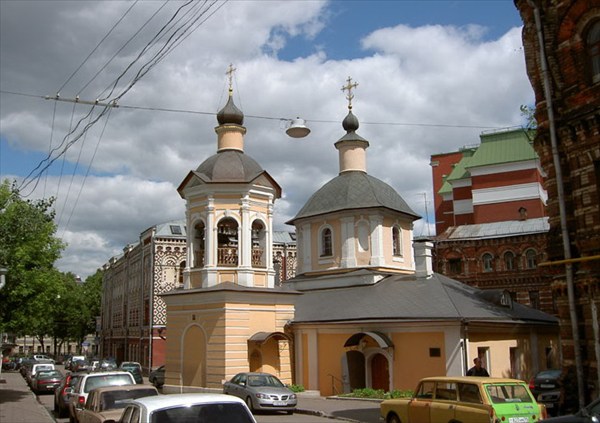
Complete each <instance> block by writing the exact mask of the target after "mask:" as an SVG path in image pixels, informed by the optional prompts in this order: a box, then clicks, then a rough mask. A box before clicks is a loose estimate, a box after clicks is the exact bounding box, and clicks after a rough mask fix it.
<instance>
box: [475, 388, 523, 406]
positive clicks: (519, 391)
mask: <svg viewBox="0 0 600 423" xmlns="http://www.w3.org/2000/svg"><path fill="white" fill-rule="evenodd" d="M485 389H486V390H487V393H488V395H489V396H490V400H491V401H492V403H494V404H504V403H511V402H533V398H532V397H531V395H529V391H528V390H527V388H526V387H525V386H523V385H516V384H493V385H492V384H489V385H486V387H485Z"/></svg>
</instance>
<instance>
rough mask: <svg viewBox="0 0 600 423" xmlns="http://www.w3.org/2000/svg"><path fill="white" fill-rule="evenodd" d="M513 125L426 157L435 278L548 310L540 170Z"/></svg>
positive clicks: (527, 135)
mask: <svg viewBox="0 0 600 423" xmlns="http://www.w3.org/2000/svg"><path fill="white" fill-rule="evenodd" d="M532 138H533V133H532V132H531V131H526V130H523V129H521V128H519V129H507V130H502V131H495V132H488V133H483V134H481V136H480V140H481V143H480V144H479V145H474V146H469V147H464V148H461V149H460V150H459V151H456V152H450V153H443V154H436V155H433V156H431V166H432V174H433V186H434V193H435V197H434V203H435V216H436V230H437V234H438V236H437V237H436V243H435V266H436V270H437V271H438V272H440V273H443V274H445V275H448V276H450V277H453V278H456V279H458V280H460V281H462V282H464V283H466V284H468V285H471V286H476V287H479V288H482V289H501V290H506V291H508V293H509V294H510V295H511V297H512V298H513V300H515V301H518V302H520V303H522V304H526V305H529V306H531V307H534V308H537V309H540V310H543V311H545V312H547V313H551V314H554V313H555V312H556V309H555V306H554V302H553V298H552V293H551V290H550V286H549V280H548V277H547V272H546V271H545V270H544V269H542V268H540V267H538V263H540V262H543V261H545V260H546V240H547V234H548V230H549V225H548V218H547V217H546V213H545V202H546V197H547V196H546V191H545V189H544V176H545V175H544V172H543V171H542V169H541V167H540V162H539V158H538V156H537V154H536V153H535V151H534V149H533V147H532Z"/></svg>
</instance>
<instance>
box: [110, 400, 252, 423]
mask: <svg viewBox="0 0 600 423" xmlns="http://www.w3.org/2000/svg"><path fill="white" fill-rule="evenodd" d="M180 422H194V423H256V420H255V419H254V417H253V416H252V413H251V412H250V410H249V409H248V406H247V405H246V403H244V401H242V400H241V399H239V398H236V397H234V396H231V395H224V394H170V395H159V396H155V397H146V398H140V399H137V400H135V401H132V402H131V404H129V405H128V406H127V408H125V411H124V412H123V415H122V416H121V419H120V420H119V423H180Z"/></svg>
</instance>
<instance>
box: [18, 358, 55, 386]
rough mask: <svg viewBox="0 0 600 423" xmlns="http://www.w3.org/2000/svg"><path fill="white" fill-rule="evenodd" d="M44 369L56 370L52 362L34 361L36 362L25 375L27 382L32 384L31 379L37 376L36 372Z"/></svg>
mask: <svg viewBox="0 0 600 423" xmlns="http://www.w3.org/2000/svg"><path fill="white" fill-rule="evenodd" d="M43 370H55V368H54V364H52V363H34V364H32V365H31V368H30V369H29V371H28V372H27V374H26V375H25V379H26V380H27V383H28V384H29V385H30V386H31V381H32V380H33V378H34V377H35V375H36V373H37V372H40V371H43Z"/></svg>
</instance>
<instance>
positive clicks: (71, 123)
mask: <svg viewBox="0 0 600 423" xmlns="http://www.w3.org/2000/svg"><path fill="white" fill-rule="evenodd" d="M56 103H58V102H56ZM75 107H77V103H73V108H72V109H71V119H70V120H69V131H70V130H71V128H72V127H73V118H74V117H75ZM66 160H67V155H66V154H64V155H63V159H62V163H61V165H60V176H59V178H58V184H57V185H56V198H58V194H59V192H60V185H61V182H62V177H63V173H64V170H65V162H66ZM59 220H60V219H59Z"/></svg>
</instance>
